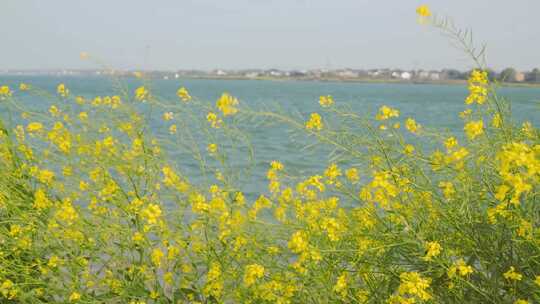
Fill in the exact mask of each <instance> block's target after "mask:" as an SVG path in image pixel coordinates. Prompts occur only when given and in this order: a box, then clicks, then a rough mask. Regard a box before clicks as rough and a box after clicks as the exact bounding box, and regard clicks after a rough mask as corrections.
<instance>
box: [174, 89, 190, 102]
mask: <svg viewBox="0 0 540 304" xmlns="http://www.w3.org/2000/svg"><path fill="white" fill-rule="evenodd" d="M176 96H178V97H179V98H180V99H181V100H182V101H183V102H188V101H190V100H191V96H190V95H189V92H188V90H187V89H186V88H184V87H181V88H180V89H178V91H176Z"/></svg>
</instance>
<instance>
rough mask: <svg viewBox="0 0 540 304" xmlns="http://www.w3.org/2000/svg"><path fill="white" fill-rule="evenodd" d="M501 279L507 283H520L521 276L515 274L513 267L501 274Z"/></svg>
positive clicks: (517, 273)
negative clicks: (507, 281)
mask: <svg viewBox="0 0 540 304" xmlns="http://www.w3.org/2000/svg"><path fill="white" fill-rule="evenodd" d="M503 277H504V278H505V279H507V280H509V281H521V279H522V278H523V275H522V274H521V273H519V272H517V271H516V269H515V268H514V266H510V269H508V271H507V272H505V273H504V274H503Z"/></svg>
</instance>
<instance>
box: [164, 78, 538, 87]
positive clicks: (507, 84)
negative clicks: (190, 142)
mask: <svg viewBox="0 0 540 304" xmlns="http://www.w3.org/2000/svg"><path fill="white" fill-rule="evenodd" d="M180 79H208V80H254V81H276V82H280V81H283V82H285V81H306V82H338V83H339V82H342V83H379V84H412V85H415V84H432V85H456V86H458V85H459V86H462V85H466V84H467V81H466V80H438V81H434V80H401V79H370V78H358V79H354V78H294V77H279V78H278V77H241V76H209V75H205V76H186V75H183V76H182V77H181V78H180ZM169 80H174V79H169ZM497 84H498V85H500V86H501V87H523V88H540V83H530V82H497Z"/></svg>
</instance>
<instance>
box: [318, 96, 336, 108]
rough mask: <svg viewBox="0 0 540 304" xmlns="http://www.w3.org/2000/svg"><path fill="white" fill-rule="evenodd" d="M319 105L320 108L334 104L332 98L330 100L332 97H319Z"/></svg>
mask: <svg viewBox="0 0 540 304" xmlns="http://www.w3.org/2000/svg"><path fill="white" fill-rule="evenodd" d="M319 104H320V105H321V106H322V107H325V108H326V107H330V106H331V105H333V104H334V98H332V96H330V95H328V96H321V97H319Z"/></svg>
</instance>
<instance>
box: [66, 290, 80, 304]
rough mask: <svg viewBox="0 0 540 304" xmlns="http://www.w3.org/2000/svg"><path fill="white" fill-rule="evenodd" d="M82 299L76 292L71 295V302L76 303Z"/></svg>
mask: <svg viewBox="0 0 540 304" xmlns="http://www.w3.org/2000/svg"><path fill="white" fill-rule="evenodd" d="M80 299H81V294H80V293H78V292H76V291H74V292H72V293H71V295H70V296H69V301H70V302H76V301H78V300H80Z"/></svg>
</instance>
